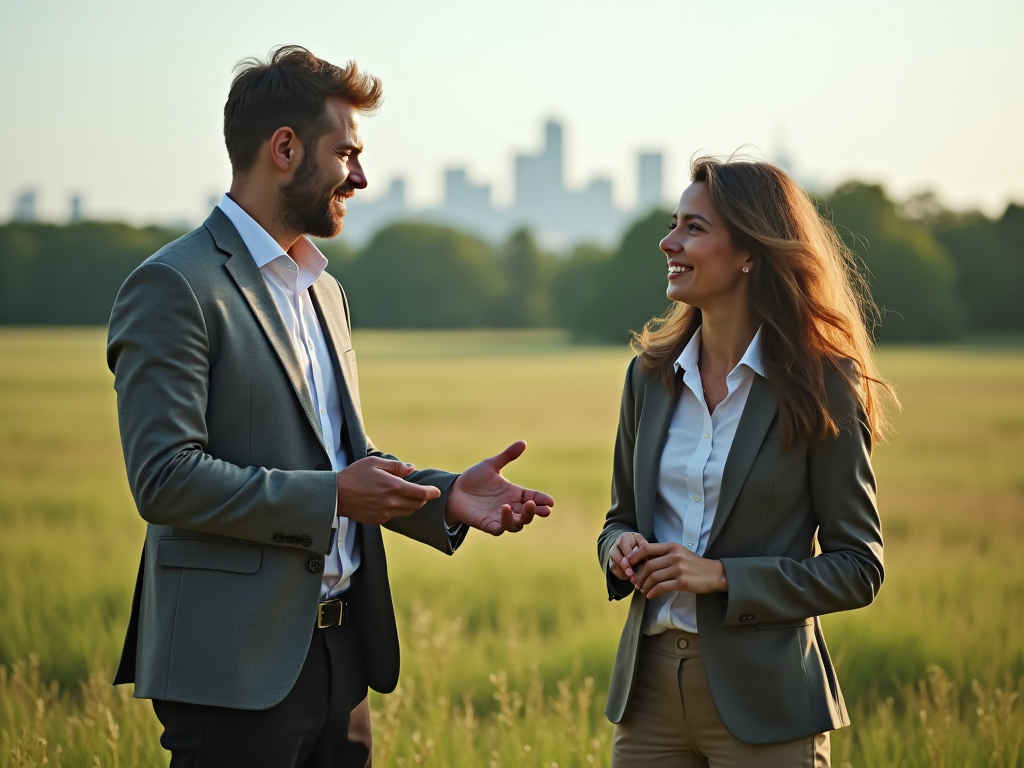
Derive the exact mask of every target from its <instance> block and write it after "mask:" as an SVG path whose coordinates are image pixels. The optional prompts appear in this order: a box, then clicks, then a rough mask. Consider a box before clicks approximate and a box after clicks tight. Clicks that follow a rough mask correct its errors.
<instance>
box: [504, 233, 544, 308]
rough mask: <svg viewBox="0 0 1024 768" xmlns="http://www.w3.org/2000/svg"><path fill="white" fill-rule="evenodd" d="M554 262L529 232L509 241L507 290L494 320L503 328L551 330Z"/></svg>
mask: <svg viewBox="0 0 1024 768" xmlns="http://www.w3.org/2000/svg"><path fill="white" fill-rule="evenodd" d="M552 258H553V257H551V256H549V255H548V254H546V253H542V252H541V250H540V248H538V247H537V242H536V240H534V239H533V235H531V234H530V231H529V230H527V229H520V230H518V231H517V232H515V233H514V234H513V235H512V237H510V238H509V240H508V242H507V243H506V244H505V247H504V248H503V249H502V251H501V269H502V273H503V276H504V286H503V292H502V298H501V301H500V302H499V304H498V307H497V311H496V312H495V314H494V316H493V322H494V325H496V326H498V327H502V328H547V327H550V326H551V324H552V314H551V277H552V271H553V270H552V267H553V265H552V263H551V262H552Z"/></svg>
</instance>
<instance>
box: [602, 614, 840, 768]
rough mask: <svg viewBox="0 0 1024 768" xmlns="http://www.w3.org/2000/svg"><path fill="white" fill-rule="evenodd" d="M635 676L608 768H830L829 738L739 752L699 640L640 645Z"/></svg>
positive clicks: (673, 638)
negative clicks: (720, 714) (717, 705)
mask: <svg viewBox="0 0 1024 768" xmlns="http://www.w3.org/2000/svg"><path fill="white" fill-rule="evenodd" d="M639 653H640V658H639V665H640V667H639V669H638V670H637V677H636V682H635V683H634V685H633V691H632V694H631V695H630V699H629V705H628V706H627V707H626V712H625V715H624V716H623V718H622V722H621V723H619V724H618V725H616V726H615V735H614V736H613V738H612V768H634V767H636V768H640V766H643V768H829V765H830V761H829V751H830V748H829V736H828V734H827V733H819V734H818V735H816V736H809V737H807V738H805V739H797V740H795V741H784V742H781V743H779V744H745V743H743V742H742V741H739V740H738V739H736V738H735V737H734V736H733V735H732V734H730V733H729V732H728V731H727V730H726V729H725V726H724V725H723V724H722V721H721V719H720V718H719V717H718V712H717V711H716V710H715V705H714V703H713V702H712V700H711V691H710V690H708V681H707V678H706V677H705V676H704V663H703V661H702V660H701V656H700V640H699V638H698V636H697V635H694V634H691V633H689V632H678V631H671V630H670V631H668V632H664V633H662V634H660V635H653V636H645V637H643V638H642V639H641V641H640V652H639Z"/></svg>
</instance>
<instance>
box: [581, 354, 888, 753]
mask: <svg viewBox="0 0 1024 768" xmlns="http://www.w3.org/2000/svg"><path fill="white" fill-rule="evenodd" d="M828 397H829V404H830V409H831V411H832V413H833V415H834V416H835V417H836V418H837V420H838V421H839V423H840V424H841V426H842V430H841V432H840V434H839V435H838V436H837V437H835V438H833V439H827V440H820V441H810V440H801V441H798V442H797V443H796V444H795V445H794V446H793V447H792V448H790V449H789V450H786V451H784V450H782V440H781V438H782V433H781V429H780V424H779V419H778V409H779V406H778V401H777V400H776V398H775V394H774V392H773V391H772V388H771V386H770V385H769V384H768V381H767V380H766V379H764V378H762V377H761V376H757V375H756V374H755V378H754V383H753V385H752V386H751V389H750V395H749V397H748V399H747V404H746V407H745V408H744V411H743V415H742V416H741V418H740V423H739V426H738V428H737V430H736V437H735V440H734V441H733V445H732V450H731V451H730V453H729V457H728V459H727V461H726V465H725V470H724V473H723V477H722V491H721V496H720V500H719V504H718V511H717V513H716V515H715V521H714V524H713V526H712V528H711V535H710V539H709V541H708V546H707V550H706V551H705V557H708V558H714V559H717V560H721V561H722V564H723V565H724V567H725V573H726V577H727V578H728V581H729V591H728V593H719V594H708V595H698V596H697V626H698V628H699V631H700V637H701V653H702V656H703V661H704V669H705V672H706V674H707V679H708V685H709V687H710V689H711V696H712V699H713V700H714V703H715V708H716V709H717V710H718V714H719V716H720V717H721V719H722V722H723V723H724V724H725V727H726V728H727V729H728V730H729V732H730V733H731V734H732V735H733V736H735V737H736V738H737V739H739V740H740V741H743V742H747V743H749V744H765V743H772V742H780V741H788V740H791V739H796V738H801V737H805V736H809V735H811V734H816V733H822V732H824V731H828V730H832V729H834V728H840V727H842V726H845V725H849V722H850V720H849V716H848V715H847V711H846V705H845V703H844V702H843V694H842V692H841V691H840V689H839V681H838V680H837V679H836V673H835V669H834V668H833V666H832V661H831V659H830V658H829V655H828V650H827V648H826V647H825V637H824V635H823V634H822V630H821V623H820V622H819V621H818V618H817V617H818V616H820V615H821V614H825V613H833V612H835V611H846V610H850V609H851V608H860V607H861V606H864V605H867V604H868V603H870V602H871V601H872V600H873V599H874V597H875V595H876V594H877V593H878V590H879V588H880V587H881V585H882V578H883V568H882V531H881V523H880V521H879V519H878V511H877V508H876V505H875V476H874V472H873V471H872V469H871V457H870V454H871V436H870V432H869V430H868V429H867V427H866V426H865V424H864V419H863V413H862V412H861V410H860V407H859V404H858V402H857V399H856V398H855V397H854V394H853V393H852V392H851V391H850V390H849V387H848V386H847V385H846V384H845V383H844V382H843V380H842V379H841V378H840V377H839V376H837V375H832V376H831V377H830V380H829V382H828ZM677 402H678V399H677V398H676V397H673V396H672V395H671V394H670V392H669V391H668V390H667V389H666V388H665V386H664V385H663V384H662V383H661V381H660V380H658V379H656V378H654V377H652V376H648V375H647V374H645V373H644V372H643V371H641V369H640V365H639V364H638V362H637V361H636V359H634V360H633V362H632V363H630V366H629V371H628V373H627V374H626V384H625V387H624V389H623V393H622V410H621V412H620V415H619V431H618V436H617V438H616V441H615V458H614V470H613V479H612V504H611V508H610V509H609V511H608V516H607V519H606V521H605V525H604V529H603V530H602V531H601V534H600V537H599V539H598V557H599V558H600V561H601V565H602V567H603V568H604V570H605V576H606V579H607V583H608V597H609V599H610V600H621V599H622V598H625V597H627V596H630V597H631V602H630V606H629V615H628V618H627V619H626V626H625V629H624V630H623V632H622V639H621V641H620V643H619V650H618V654H617V656H616V658H615V668H614V670H613V673H612V680H611V686H610V690H609V692H608V706H607V708H606V714H607V715H608V718H609V719H610V720H611V721H612V722H613V723H618V722H620V721H621V719H622V717H623V713H624V712H625V710H626V706H627V705H628V703H629V697H630V692H631V689H632V686H633V682H634V680H635V678H636V664H637V648H638V645H639V642H640V631H641V624H642V620H643V613H644V606H645V604H646V598H644V596H643V594H641V593H640V592H638V591H636V590H634V589H633V587H632V585H631V584H630V583H629V582H628V581H620V580H619V579H617V578H615V577H614V576H613V575H612V574H611V571H610V569H609V568H608V559H609V555H610V552H611V548H612V545H613V544H614V543H615V540H616V539H617V538H618V537H619V535H621V534H622V533H624V532H627V531H638V532H639V533H641V534H643V535H644V537H645V538H647V539H648V540H650V538H651V531H652V526H653V521H654V505H655V499H656V497H657V492H658V467H659V466H660V458H661V451H662V449H663V448H664V446H665V441H666V439H667V436H668V428H669V423H670V422H671V420H672V415H673V413H674V412H675V408H676V403H677ZM815 536H817V542H818V545H819V546H820V554H818V555H817V556H815V552H814V542H815Z"/></svg>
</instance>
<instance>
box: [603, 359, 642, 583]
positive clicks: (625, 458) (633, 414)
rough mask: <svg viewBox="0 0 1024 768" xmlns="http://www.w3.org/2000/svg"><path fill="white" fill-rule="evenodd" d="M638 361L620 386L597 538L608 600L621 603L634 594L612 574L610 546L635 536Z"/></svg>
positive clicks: (628, 370) (633, 363) (631, 363)
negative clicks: (607, 495)
mask: <svg viewBox="0 0 1024 768" xmlns="http://www.w3.org/2000/svg"><path fill="white" fill-rule="evenodd" d="M638 370H639V369H638V364H637V359H636V358H635V357H634V358H633V360H632V361H631V362H630V363H629V367H628V368H627V370H626V382H625V384H624V385H623V387H622V405H621V407H620V409H619V428H618V432H617V433H616V435H615V453H614V456H613V463H612V498H611V507H609V509H608V514H607V515H606V516H605V520H604V528H602V530H601V533H600V535H599V536H598V539H597V558H598V561H599V562H600V563H601V568H602V569H604V573H605V581H606V582H607V587H608V599H609V600H621V599H622V598H624V597H628V596H629V595H631V594H633V585H632V584H631V583H630V582H629V581H624V580H622V579H619V578H617V577H616V576H614V575H612V571H611V568H610V567H609V565H608V559H609V557H610V556H611V550H612V546H613V545H614V544H615V542H616V540H617V539H618V538H619V536H621V535H622V534H624V533H630V532H632V533H637V532H638V528H637V520H636V494H635V493H634V487H633V451H634V448H635V447H636V424H637V421H638V420H637V398H636V392H635V388H636V382H635V381H634V379H635V378H636V375H637V372H638Z"/></svg>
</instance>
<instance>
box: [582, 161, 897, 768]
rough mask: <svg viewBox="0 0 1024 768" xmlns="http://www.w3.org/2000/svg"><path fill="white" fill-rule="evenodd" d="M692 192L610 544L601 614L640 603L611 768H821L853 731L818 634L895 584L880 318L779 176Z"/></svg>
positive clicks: (667, 248)
mask: <svg viewBox="0 0 1024 768" xmlns="http://www.w3.org/2000/svg"><path fill="white" fill-rule="evenodd" d="M692 181H693V183H692V184H691V185H690V186H689V187H688V188H687V189H686V191H685V192H684V193H683V195H682V198H681V199H680V201H679V205H678V207H677V208H676V211H675V213H674V214H673V216H672V224H671V227H670V229H671V231H670V232H669V234H668V235H667V236H666V237H665V239H664V240H662V242H661V250H662V251H663V252H664V253H665V255H666V256H667V258H668V289H667V295H668V297H669V298H670V299H671V300H672V301H674V302H675V304H674V305H673V307H672V308H671V309H670V310H669V311H668V313H667V314H666V315H665V316H664V317H662V318H659V319H657V320H655V321H652V322H650V323H648V324H647V326H646V327H645V328H644V330H643V333H641V334H639V335H638V336H637V338H636V340H635V341H636V346H637V347H638V348H639V355H638V356H637V357H636V358H635V359H634V360H633V362H632V363H630V366H629V371H628V373H627V375H626V383H625V388H624V391H623V395H622V411H621V414H620V417H619V430H618V437H617V439H616V444H615V463H614V476H613V486H612V505H611V509H610V510H609V511H608V516H607V519H606V521H605V525H604V529H603V531H602V532H601V535H600V538H599V540H598V552H599V557H600V559H601V563H602V566H603V567H604V568H605V571H606V575H607V581H608V594H609V598H610V599H613V600H619V599H622V598H625V597H627V596H630V595H632V601H631V604H630V610H629V616H628V619H627V621H626V626H625V629H624V631H623V634H622V640H621V642H620V644H619V650H618V655H617V657H616V660H615V669H614V672H613V675H612V681H611V688H610V690H609V693H608V706H607V710H606V713H607V715H608V717H609V719H610V720H611V721H612V722H613V723H616V724H617V725H616V728H615V736H614V739H613V744H612V765H613V767H614V768H627V767H629V766H645V767H646V768H660V766H666V767H667V766H673V767H674V768H684V767H687V768H688V767H689V766H710V768H716V766H757V767H758V768H770V767H771V766H787V768H790V767H794V766H822V765H824V766H827V765H829V738H828V731H830V730H832V729H834V728H840V727H842V726H845V725H847V724H848V723H849V718H848V716H847V712H846V707H845V705H844V703H843V696H842V693H841V692H840V690H839V683H838V681H837V680H836V675H835V670H834V669H833V667H832V663H831V661H830V659H829V656H828V651H827V650H826V648H825V639H824V637H823V635H822V631H821V624H820V622H819V621H818V618H817V617H818V616H820V615H821V614H825V613H833V612H835V611H845V610H850V609H853V608H860V607H861V606H864V605H867V604H868V603H870V602H871V601H872V600H873V599H874V597H875V595H876V594H877V592H878V589H879V587H881V584H882V577H883V570H882V534H881V527H880V523H879V519H878V512H877V509H876V506H875V480H874V473H873V471H872V468H871V460H870V451H871V443H872V441H873V439H875V438H877V437H878V436H879V434H880V433H881V431H882V430H883V427H884V424H883V419H884V415H883V413H882V411H881V408H880V406H879V397H880V395H883V394H885V395H889V396H892V390H891V388H890V387H889V385H888V384H886V383H885V382H884V381H883V380H882V379H881V378H880V376H879V374H878V371H877V370H876V368H875V365H874V362H873V360H872V343H871V337H870V334H869V332H868V329H867V328H866V327H865V317H866V316H867V315H868V312H869V311H871V310H874V307H873V305H872V304H871V303H870V300H869V299H868V298H867V294H866V291H865V288H864V285H863V282H862V281H861V279H860V278H859V277H858V274H857V272H856V271H855V269H854V268H853V266H852V261H851V256H850V253H849V251H848V250H847V249H846V248H844V247H843V245H842V242H841V241H840V240H839V239H838V237H837V236H836V235H835V232H834V231H833V229H832V228H831V227H830V226H829V225H828V224H827V223H825V222H824V221H823V220H822V219H821V218H820V216H819V215H818V213H817V211H816V209H815V207H814V205H813V203H812V202H811V201H810V200H809V199H808V197H807V195H806V194H805V193H804V192H803V191H802V190H801V189H800V188H799V187H798V186H797V184H796V183H794V182H793V180H792V179H790V178H789V177H788V176H787V175H786V174H785V173H783V172H782V171H781V170H779V169H778V168H775V167H774V166H772V165H769V164H767V163H762V162H749V161H738V160H728V161H724V162H723V161H719V160H715V159H711V158H702V159H699V160H697V161H696V162H695V163H694V164H693V167H692Z"/></svg>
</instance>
